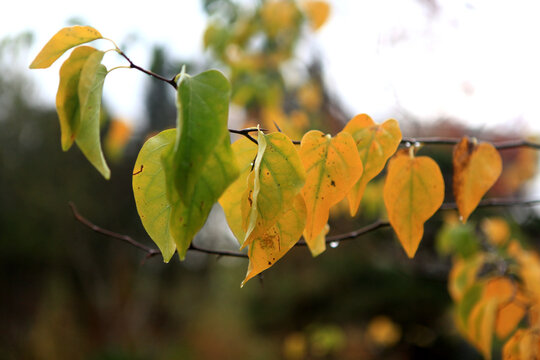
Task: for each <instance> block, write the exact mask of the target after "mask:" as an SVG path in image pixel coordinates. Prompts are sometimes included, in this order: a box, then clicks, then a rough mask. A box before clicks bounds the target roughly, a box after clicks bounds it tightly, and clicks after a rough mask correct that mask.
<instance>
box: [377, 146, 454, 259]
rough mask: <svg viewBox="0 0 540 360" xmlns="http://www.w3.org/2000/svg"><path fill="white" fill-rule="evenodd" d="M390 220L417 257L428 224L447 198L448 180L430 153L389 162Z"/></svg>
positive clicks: (386, 187)
mask: <svg viewBox="0 0 540 360" xmlns="http://www.w3.org/2000/svg"><path fill="white" fill-rule="evenodd" d="M383 192H384V204H385V206H386V211H387V212H388V220H389V221H390V224H391V225H392V228H393V229H394V231H395V232H396V234H397V236H398V239H399V241H400V243H401V245H402V246H403V248H404V249H405V252H406V253H407V256H409V258H413V257H414V254H415V253H416V250H417V249H418V245H419V244H420V241H421V240H422V236H423V234H424V223H425V222H426V221H427V220H428V219H429V218H430V217H431V216H432V215H433V214H434V213H435V212H436V211H437V209H439V207H440V206H441V204H442V202H443V199H444V180H443V177H442V174H441V170H440V169H439V166H438V165H437V163H436V162H435V161H433V160H432V159H431V158H429V157H426V156H418V157H415V156H409V155H408V154H407V153H406V152H398V154H397V155H396V156H395V157H394V158H393V159H392V160H390V162H389V165H388V174H387V175H386V182H385V184H384V191H383Z"/></svg>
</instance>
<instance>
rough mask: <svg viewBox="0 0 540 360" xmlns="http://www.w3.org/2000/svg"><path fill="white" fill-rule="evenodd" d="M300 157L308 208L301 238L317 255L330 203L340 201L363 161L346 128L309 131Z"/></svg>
mask: <svg viewBox="0 0 540 360" xmlns="http://www.w3.org/2000/svg"><path fill="white" fill-rule="evenodd" d="M300 157H301V159H302V163H303V165H304V168H305V169H306V184H305V185H304V188H303V189H302V194H303V196H304V199H305V201H306V208H307V220H306V229H305V231H304V238H305V240H306V243H307V244H308V246H309V249H310V250H311V253H312V255H313V256H316V255H319V254H320V253H321V252H322V251H324V249H325V244H324V237H320V236H318V235H319V234H320V233H321V232H322V231H323V229H324V227H325V225H326V223H327V222H328V216H329V212H330V207H332V206H334V205H335V204H337V203H338V202H340V201H341V200H342V199H343V198H344V197H345V196H346V195H347V193H348V192H349V191H350V190H351V188H352V187H353V185H354V184H355V183H356V181H358V178H359V177H360V176H361V175H362V162H361V161H360V156H359V155H358V150H357V148H356V144H355V143H354V140H353V138H352V136H351V135H350V134H349V133H347V132H341V133H339V134H338V135H337V136H336V137H334V138H331V137H330V135H324V134H323V133H322V132H320V131H317V130H312V131H309V132H308V133H306V134H305V135H304V137H303V138H302V142H301V146H300ZM317 240H318V241H319V243H318V244H317V243H315V241H317ZM321 241H322V243H320V242H321Z"/></svg>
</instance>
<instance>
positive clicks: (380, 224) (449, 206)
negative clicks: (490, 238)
mask: <svg viewBox="0 0 540 360" xmlns="http://www.w3.org/2000/svg"><path fill="white" fill-rule="evenodd" d="M246 130H247V129H246ZM534 205H540V199H535V200H520V199H500V198H492V199H485V200H482V201H480V203H479V204H478V206H477V208H486V207H510V206H534ZM69 207H70V208H71V212H72V213H73V216H74V217H75V219H76V220H77V221H79V222H80V223H82V224H83V225H85V226H86V227H88V228H89V229H91V230H92V231H95V232H97V233H99V234H102V235H105V236H108V237H110V238H113V239H118V240H121V241H124V242H126V243H128V244H130V245H132V246H134V247H136V248H138V249H139V250H142V251H144V252H145V253H146V257H145V259H149V258H151V257H154V256H156V255H161V251H160V250H159V249H156V248H151V247H149V246H146V245H144V244H142V243H140V242H138V241H136V240H134V239H133V238H132V237H131V236H129V235H124V234H119V233H116V232H114V231H110V230H107V229H104V228H102V227H100V226H98V225H96V224H94V223H92V222H91V221H90V220H88V219H86V218H85V217H84V216H82V215H81V214H80V213H79V211H78V210H77V207H76V206H75V204H73V203H72V202H69ZM455 209H457V204H456V203H444V204H442V205H441V207H440V208H439V210H455ZM389 226H390V223H389V222H388V221H385V220H377V221H375V222H373V223H371V224H369V225H366V226H364V227H361V228H359V229H356V230H353V231H350V232H348V233H344V234H337V235H332V236H327V237H326V241H325V242H326V244H330V243H333V242H340V241H345V240H353V239H356V238H358V237H360V236H363V235H366V234H368V233H370V232H372V231H376V230H378V229H381V228H385V227H389ZM294 246H295V247H301V246H307V243H306V242H305V240H304V239H301V240H299V241H298V242H297V243H296V244H295V245H294ZM188 250H191V251H197V252H201V253H205V254H210V255H218V256H227V257H237V258H246V259H247V258H248V256H247V255H246V254H244V253H239V252H234V251H227V250H214V249H206V248H201V247H199V246H197V245H195V244H193V242H192V243H191V244H190V245H189V248H188Z"/></svg>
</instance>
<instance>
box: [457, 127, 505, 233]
mask: <svg viewBox="0 0 540 360" xmlns="http://www.w3.org/2000/svg"><path fill="white" fill-rule="evenodd" d="M453 164H454V189H453V190H454V198H455V200H456V203H457V207H458V210H459V214H460V215H461V217H462V221H463V223H465V222H466V221H467V219H468V218H469V215H470V214H471V213H472V212H473V211H474V209H475V208H476V206H477V205H478V203H479V202H480V199H482V197H483V196H484V195H485V193H486V192H487V191H488V190H489V189H490V188H491V187H492V186H493V184H494V183H495V181H496V180H497V178H498V177H499V175H500V174H501V171H502V160H501V156H500V155H499V153H498V151H497V149H495V148H494V147H493V145H491V144H488V143H480V144H476V143H475V142H472V143H471V142H469V139H468V138H467V137H464V138H463V139H461V141H460V142H459V144H457V145H456V146H455V148H454V155H453Z"/></svg>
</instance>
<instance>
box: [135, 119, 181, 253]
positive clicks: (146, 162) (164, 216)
mask: <svg viewBox="0 0 540 360" xmlns="http://www.w3.org/2000/svg"><path fill="white" fill-rule="evenodd" d="M175 138H176V130H175V129H169V130H165V131H162V132H160V133H159V134H157V135H156V136H153V137H151V138H150V139H148V140H147V141H146V142H145V143H144V145H143V147H142V148H141V151H140V152H139V156H137V161H136V162H135V167H134V169H133V195H134V196H135V204H136V205H137V212H138V213H139V216H140V218H141V221H142V223H143V226H144V228H145V229H146V232H147V233H148V235H150V237H151V238H152V240H153V241H154V242H155V243H156V245H157V246H158V247H159V250H161V254H162V255H163V261H164V262H166V263H167V262H169V260H170V259H171V257H172V256H173V254H174V252H175V251H176V244H175V242H174V239H173V238H172V236H171V234H170V232H169V220H170V214H171V206H170V205H169V202H168V200H167V191H166V187H165V172H164V171H163V164H162V162H161V157H162V154H164V153H165V152H166V151H170V149H171V148H172V146H173V144H174V140H175Z"/></svg>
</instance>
